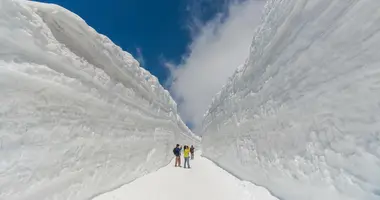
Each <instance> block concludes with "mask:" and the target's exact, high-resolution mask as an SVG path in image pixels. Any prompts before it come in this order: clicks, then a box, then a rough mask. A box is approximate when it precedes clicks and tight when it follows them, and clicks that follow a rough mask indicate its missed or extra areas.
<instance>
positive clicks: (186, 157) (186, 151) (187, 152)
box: [183, 146, 190, 168]
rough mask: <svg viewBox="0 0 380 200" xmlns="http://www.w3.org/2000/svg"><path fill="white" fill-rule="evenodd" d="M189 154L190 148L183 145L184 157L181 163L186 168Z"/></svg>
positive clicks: (188, 164) (188, 163)
mask: <svg viewBox="0 0 380 200" xmlns="http://www.w3.org/2000/svg"><path fill="white" fill-rule="evenodd" d="M189 154H190V148H189V146H185V147H184V150H183V157H184V159H185V163H184V164H183V167H184V168H186V164H187V168H190V162H189Z"/></svg>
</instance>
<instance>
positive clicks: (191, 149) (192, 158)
mask: <svg viewBox="0 0 380 200" xmlns="http://www.w3.org/2000/svg"><path fill="white" fill-rule="evenodd" d="M194 149H195V148H194V146H193V145H191V147H190V154H191V160H194Z"/></svg>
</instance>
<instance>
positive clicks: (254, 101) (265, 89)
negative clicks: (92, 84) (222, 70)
mask: <svg viewBox="0 0 380 200" xmlns="http://www.w3.org/2000/svg"><path fill="white" fill-rule="evenodd" d="M379 47H380V1H377V0H344V1H342V0H272V1H269V2H268V4H267V6H266V11H265V15H264V17H263V23H262V25H261V26H260V27H259V28H258V30H257V32H256V35H255V37H254V41H253V44H252V47H251V53H250V57H249V58H248V60H247V62H246V64H245V65H244V66H243V67H241V68H239V69H238V70H237V72H236V73H235V75H234V76H233V77H232V78H231V79H230V80H229V83H228V84H227V85H226V86H225V87H224V89H223V90H222V91H221V92H220V93H219V94H218V95H217V96H216V97H215V99H214V100H213V103H212V105H211V106H210V109H209V111H208V112H207V113H206V115H205V119H204V122H203V123H204V124H203V132H204V137H203V141H202V145H203V150H204V154H205V155H206V156H207V157H209V158H211V159H212V160H214V161H215V162H217V163H218V164H219V165H221V166H222V167H224V168H226V169H227V170H229V171H230V172H232V173H234V174H236V175H237V176H239V177H241V178H243V179H246V180H250V181H253V182H254V183H256V184H258V185H262V186H265V187H267V188H268V189H269V190H271V191H272V192H273V193H274V195H276V196H278V197H280V198H281V199H284V200H295V199H297V200H321V199H324V200H352V199H355V200H378V199H380V51H379Z"/></svg>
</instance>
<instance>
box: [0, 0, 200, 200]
mask: <svg viewBox="0 0 380 200" xmlns="http://www.w3.org/2000/svg"><path fill="white" fill-rule="evenodd" d="M0 93H1V95H0V102H1V105H0V127H1V128H0V157H1V160H0V199H9V200H13V199H20V200H28V199H30V200H35V199H41V200H43V199H73V200H76V199H89V198H90V197H92V196H95V195H96V194H99V193H102V192H104V191H108V190H110V189H112V188H115V187H118V186H120V185H122V184H125V183H127V182H129V181H132V180H133V179H135V178H138V177H140V176H142V175H144V174H146V173H149V172H151V171H153V170H157V169H158V168H160V167H161V166H164V165H166V164H167V163H169V162H170V160H171V158H172V155H171V153H170V152H171V149H172V145H173V144H175V143H179V142H181V143H188V144H192V143H196V142H197V140H196V139H195V137H193V134H192V133H191V131H190V130H189V129H188V128H187V127H186V125H185V124H184V123H183V122H182V120H181V119H180V117H179V115H178V113H177V106H176V103H175V102H174V101H173V99H172V98H171V96H170V94H169V93H168V91H166V90H165V89H164V88H163V87H162V86H161V85H160V84H159V82H158V80H157V78H156V77H154V76H152V75H151V74H150V73H149V72H148V71H146V70H145V69H143V68H141V67H140V66H139V63H138V62H137V61H136V60H135V59H134V58H133V57H132V56H131V55H130V54H129V53H127V52H124V51H122V49H121V48H120V47H118V46H116V45H115V44H113V43H112V41H111V40H110V39H108V38H107V37H106V36H104V35H101V34H98V33H97V32H96V31H95V30H94V29H92V28H91V27H89V26H88V25H87V24H86V23H85V22H84V21H83V20H82V19H81V18H80V17H78V16H77V15H75V14H73V13H71V12H69V11H67V10H66V9H64V8H62V7H59V6H56V5H52V4H42V3H36V2H31V1H13V0H2V1H0Z"/></svg>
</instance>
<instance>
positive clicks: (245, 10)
mask: <svg viewBox="0 0 380 200" xmlns="http://www.w3.org/2000/svg"><path fill="white" fill-rule="evenodd" d="M263 7H264V2H263V1H256V0H248V1H245V2H240V3H233V4H230V6H229V8H228V9H229V12H228V13H229V15H228V16H227V18H223V19H222V18H221V17H220V16H219V17H218V18H216V19H214V20H212V21H211V22H209V23H207V24H205V25H204V26H202V27H201V29H200V32H199V34H198V36H196V37H195V38H194V40H193V42H192V44H191V45H190V47H189V50H190V53H189V55H187V56H186V57H184V59H183V62H182V63H181V64H180V65H178V66H175V67H174V66H173V64H170V63H168V64H167V66H169V67H168V68H169V69H170V71H171V75H172V77H171V81H172V83H171V88H170V90H171V93H172V94H173V96H174V98H175V99H177V101H178V103H179V111H180V114H181V117H182V118H183V119H184V120H185V121H187V122H190V123H191V124H193V125H194V128H195V131H196V130H197V128H199V127H200V125H201V121H202V117H203V114H204V113H205V112H206V110H207V108H208V106H209V104H210V103H211V100H212V97H213V96H214V95H215V94H216V93H217V92H219V91H220V90H221V88H222V87H223V85H224V84H225V83H226V81H227V79H228V77H230V76H231V75H232V74H233V72H234V71H235V69H236V68H237V67H238V66H239V65H241V64H243V63H244V62H245V59H246V58H247V57H248V53H249V48H250V45H251V42H252V38H253V33H254V30H255V28H256V26H257V25H258V24H259V22H260V16H261V11H262V9H263Z"/></svg>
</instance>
